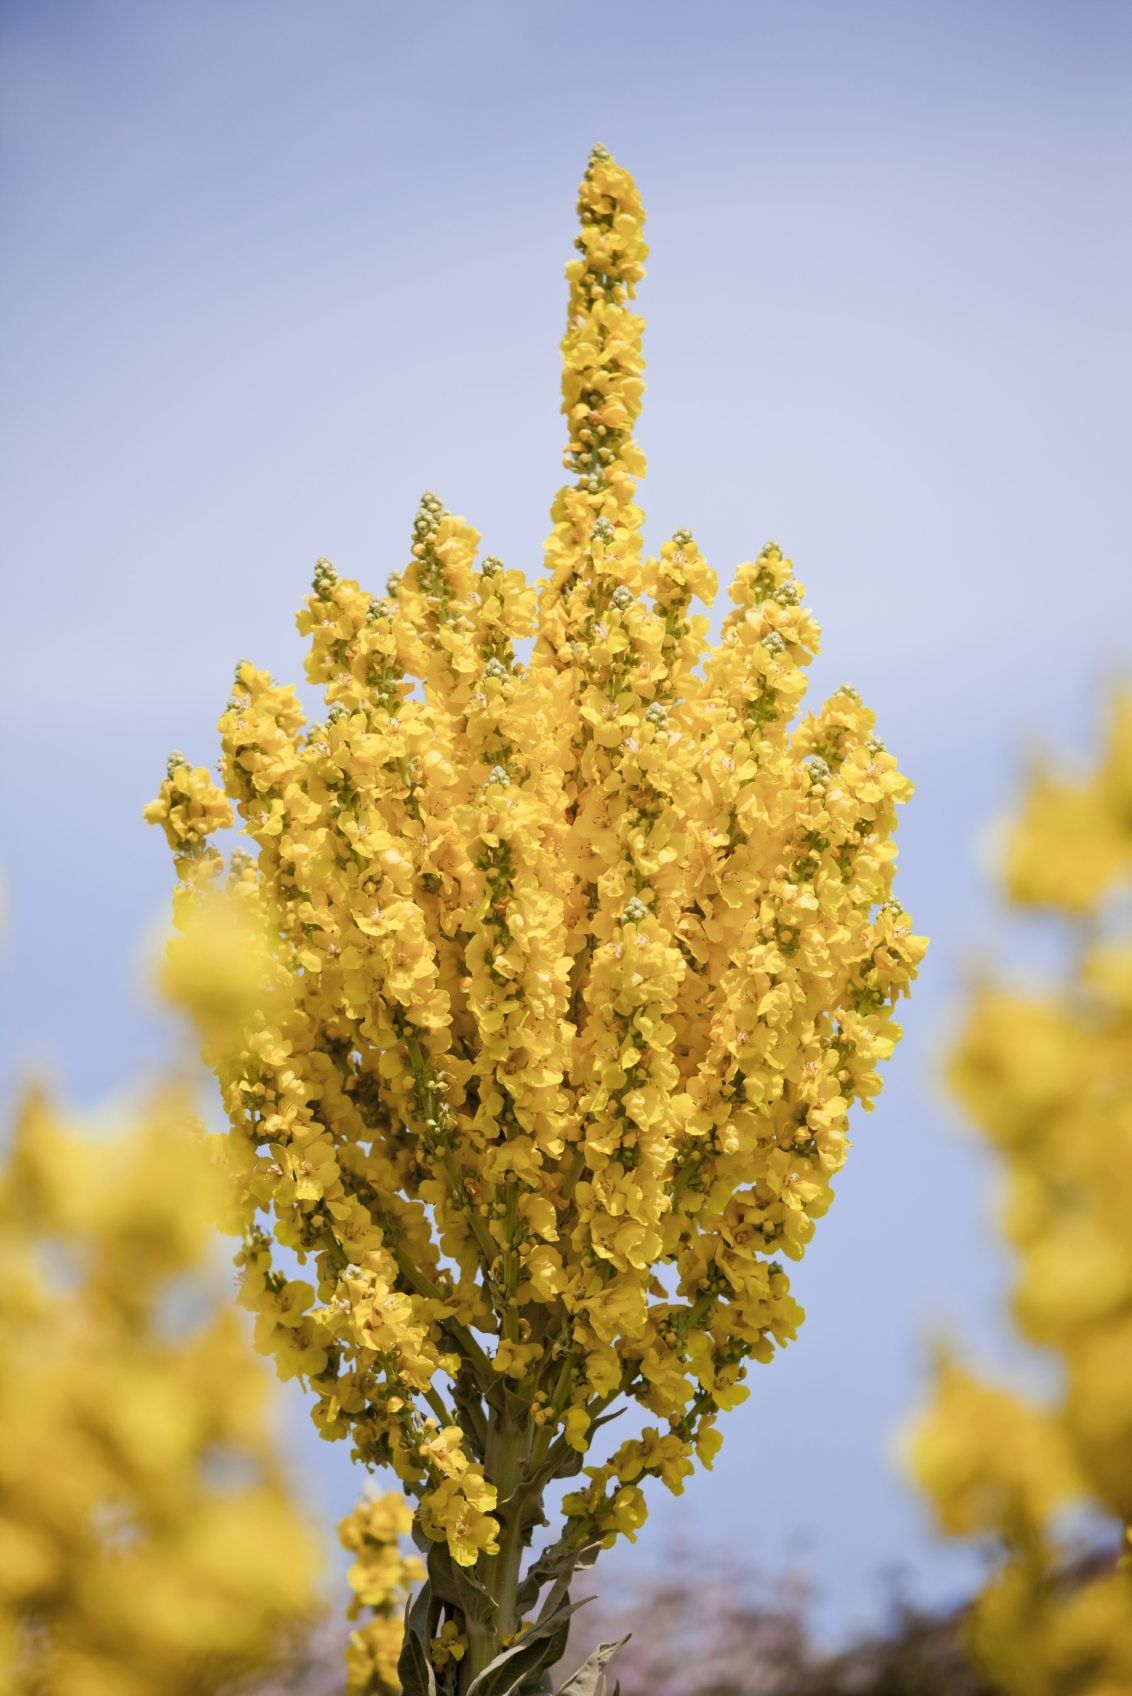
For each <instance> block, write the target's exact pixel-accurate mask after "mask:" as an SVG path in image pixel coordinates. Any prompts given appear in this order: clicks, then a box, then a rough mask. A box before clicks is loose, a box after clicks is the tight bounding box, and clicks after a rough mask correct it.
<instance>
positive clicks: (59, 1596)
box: [0, 1098, 315, 1696]
mask: <svg viewBox="0 0 1132 1696" xmlns="http://www.w3.org/2000/svg"><path fill="white" fill-rule="evenodd" d="M218 1199H219V1198H218V1196H217V1194H216V1190H215V1171H214V1168H213V1166H212V1164H211V1163H210V1162H209V1161H208V1160H207V1159H206V1157H205V1155H204V1152H203V1151H202V1149H201V1148H200V1147H199V1146H198V1144H197V1143H196V1142H195V1141H194V1139H193V1137H192V1136H191V1135H190V1134H189V1132H188V1130H187V1128H186V1114H185V1111H184V1109H183V1106H182V1105H181V1104H180V1103H179V1102H178V1101H176V1100H174V1099H172V1098H169V1099H162V1100H159V1101H157V1102H155V1103H154V1105H153V1107H152V1108H151V1109H150V1111H149V1112H148V1114H147V1115H145V1116H144V1117H143V1118H142V1119H141V1120H140V1121H139V1123H138V1124H137V1126H136V1128H134V1129H131V1130H130V1131H128V1132H127V1133H125V1134H121V1135H119V1136H117V1137H115V1138H114V1139H110V1138H107V1137H101V1136H97V1135H92V1134H90V1132H89V1131H85V1132H84V1131H79V1130H77V1129H75V1128H72V1127H71V1126H70V1125H69V1124H67V1123H65V1122H64V1121H62V1120H61V1119H60V1118H59V1117H58V1116H57V1114H56V1113H55V1111H54V1110H53V1109H52V1108H51V1107H50V1106H49V1105H48V1104H47V1102H46V1101H44V1100H41V1099H34V1100H32V1101H30V1102H29V1103H28V1104H27V1105H26V1106H25V1108H24V1109H23V1111H22V1113H21V1115H20V1117H19V1119H18V1121H17V1123H16V1125H15V1127H14V1132H13V1135H12V1138H11V1142H10V1146H9V1149H8V1152H7V1154H6V1156H5V1160H4V1163H3V1167H2V1169H0V1686H2V1687H3V1688H4V1689H5V1690H10V1691H12V1692H14V1693H18V1696H38V1693H40V1692H43V1691H47V1690H50V1691H51V1692H52V1693H53V1696H153V1692H155V1691H161V1692H162V1696H207V1693H209V1692H212V1691H219V1690H220V1689H221V1687H224V1688H228V1686H229V1681H230V1680H231V1679H232V1678H233V1676H234V1675H236V1674H239V1673H241V1672H243V1671H244V1670H245V1669H247V1668H249V1667H253V1666H257V1665H260V1664H262V1663H263V1662H264V1660H265V1659H268V1658H269V1657H270V1655H271V1654H272V1652H273V1651H274V1650H275V1649H277V1648H278V1647H279V1646H280V1645H279V1639H280V1635H281V1633H282V1631H283V1629H284V1627H285V1626H287V1625H290V1624H291V1623H293V1622H294V1620H295V1618H296V1616H297V1615H299V1614H301V1612H302V1611H303V1610H305V1609H306V1608H307V1607H309V1606H310V1605H311V1604H312V1602H313V1599H314V1598H313V1581H314V1568H315V1546H314V1541H313V1538H312V1537H311V1536H310V1535H309V1533H308V1530H307V1527H306V1526H305V1524H304V1523H303V1521H302V1519H301V1518H300V1516H299V1514H298V1512H297V1510H296V1509H295V1508H294V1507H293V1506H292V1504H291V1502H290V1500H289V1498H288V1496H287V1494H286V1492H285V1490H284V1489H283V1486H282V1483H281V1481H280V1477H279V1474H278V1469H277V1462H276V1460H275V1458H274V1451H273V1447H272V1445H271V1443H270V1442H269V1439H268V1430H267V1426H266V1423H265V1418H264V1408H263V1401H264V1396H265V1393H266V1392H267V1391H268V1390H269V1388H270V1380H269V1379H265V1376H264V1373H263V1368H262V1366H261V1363H260V1362H258V1361H257V1360H256V1358H255V1356H254V1354H253V1353H252V1352H251V1350H250V1348H249V1345H248V1343H247V1340H246V1338H245V1336H244V1333H243V1327H242V1325H241V1324H240V1315H239V1314H238V1312H237V1310H236V1309H235V1307H234V1305H232V1303H231V1300H230V1298H228V1299H225V1298H224V1296H223V1295H221V1296H220V1297H219V1299H218V1297H217V1294H216V1292H215V1290H214V1289H213V1287H212V1282H211V1279H210V1277H209V1276H208V1274H207V1267H208V1258H209V1251H210V1248H211V1241H212V1235H213V1230H214V1226H215V1218H216V1204H217V1201H218Z"/></svg>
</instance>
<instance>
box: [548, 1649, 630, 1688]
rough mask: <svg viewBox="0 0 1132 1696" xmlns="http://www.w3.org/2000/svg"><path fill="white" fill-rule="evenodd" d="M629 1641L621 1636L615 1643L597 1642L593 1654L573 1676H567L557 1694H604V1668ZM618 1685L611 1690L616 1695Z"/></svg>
mask: <svg viewBox="0 0 1132 1696" xmlns="http://www.w3.org/2000/svg"><path fill="white" fill-rule="evenodd" d="M628 1641H629V1638H628V1637H622V1638H621V1640H620V1642H617V1643H599V1644H598V1646H597V1648H596V1649H595V1650H594V1652H593V1654H592V1655H590V1656H588V1657H587V1659H586V1660H585V1661H584V1662H583V1664H582V1665H581V1666H580V1667H579V1668H578V1670H577V1672H576V1673H575V1674H574V1676H573V1678H568V1679H567V1680H566V1683H565V1684H564V1685H563V1686H562V1688H561V1690H559V1691H558V1696H604V1691H605V1669H606V1667H607V1666H608V1665H609V1663H610V1661H611V1660H612V1659H613V1657H614V1655H615V1654H616V1653H617V1651H618V1649H620V1648H621V1647H622V1645H623V1644H625V1643H627V1642H628ZM620 1688H621V1686H620V1685H618V1686H617V1687H616V1689H615V1690H614V1692H613V1696H617V1691H618V1690H620Z"/></svg>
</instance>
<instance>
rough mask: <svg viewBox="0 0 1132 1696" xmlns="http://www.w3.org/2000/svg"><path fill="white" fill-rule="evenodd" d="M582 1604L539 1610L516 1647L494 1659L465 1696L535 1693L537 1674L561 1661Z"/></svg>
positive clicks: (525, 1694) (509, 1695)
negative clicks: (533, 1622)
mask: <svg viewBox="0 0 1132 1696" xmlns="http://www.w3.org/2000/svg"><path fill="white" fill-rule="evenodd" d="M585 1605H586V1604H585V1602H575V1603H574V1604H573V1605H572V1606H570V1605H564V1606H561V1607H556V1608H554V1609H553V1610H552V1611H549V1612H548V1611H547V1609H545V1608H544V1609H543V1612H542V1614H541V1615H540V1617H539V1619H538V1620H537V1621H536V1623H535V1624H534V1625H532V1626H531V1628H530V1630H529V1631H524V1633H523V1635H522V1636H521V1637H520V1639H519V1641H518V1642H517V1643H512V1645H511V1647H510V1648H509V1649H504V1651H503V1653H502V1654H501V1655H496V1657H495V1659H494V1660H493V1661H491V1662H490V1663H489V1664H488V1665H487V1666H486V1667H484V1669H483V1671H482V1672H481V1673H479V1674H478V1675H477V1677H475V1678H474V1679H473V1680H472V1682H471V1684H470V1685H469V1686H468V1691H467V1696H527V1693H529V1692H531V1690H532V1688H534V1689H537V1688H538V1684H537V1680H538V1679H539V1676H540V1674H542V1673H544V1672H545V1671H546V1670H547V1669H548V1668H549V1667H552V1666H555V1665H556V1664H557V1662H558V1661H560V1660H561V1659H562V1653H563V1650H564V1649H565V1647H566V1639H567V1637H568V1635H569V1632H570V1620H571V1617H572V1616H573V1615H574V1614H576V1613H577V1611H578V1609H579V1608H584V1607H585Z"/></svg>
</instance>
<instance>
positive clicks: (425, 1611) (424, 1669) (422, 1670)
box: [397, 1584, 440, 1696]
mask: <svg viewBox="0 0 1132 1696" xmlns="http://www.w3.org/2000/svg"><path fill="white" fill-rule="evenodd" d="M439 1613H440V1608H439V1606H438V1604H437V1603H436V1601H435V1599H434V1597H433V1593H432V1586H431V1585H429V1584H422V1585H421V1587H420V1589H419V1590H418V1591H417V1592H416V1594H415V1595H414V1596H412V1597H411V1598H410V1600H409V1602H408V1603H407V1604H406V1607H405V1636H404V1640H403V1641H402V1644H401V1654H400V1656H399V1657H398V1661H397V1677H398V1679H399V1680H400V1683H401V1691H402V1696H437V1688H436V1673H435V1672H434V1671H433V1665H432V1658H431V1656H430V1655H429V1643H430V1642H431V1640H432V1638H433V1637H435V1636H436V1625H437V1620H438V1616H439Z"/></svg>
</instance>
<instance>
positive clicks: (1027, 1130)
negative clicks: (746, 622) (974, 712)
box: [912, 694, 1132, 1696]
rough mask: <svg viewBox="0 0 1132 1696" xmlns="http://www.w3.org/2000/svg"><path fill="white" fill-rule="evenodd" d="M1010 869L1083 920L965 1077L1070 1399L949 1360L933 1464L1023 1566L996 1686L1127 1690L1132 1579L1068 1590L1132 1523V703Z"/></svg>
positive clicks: (955, 1523) (1005, 990) (985, 1012)
mask: <svg viewBox="0 0 1132 1696" xmlns="http://www.w3.org/2000/svg"><path fill="white" fill-rule="evenodd" d="M1006 874H1007V889H1008V893H1009V895H1010V897H1011V898H1012V899H1013V901H1014V902H1015V903H1017V904H1018V905H1020V906H1023V907H1030V906H1038V907H1043V908H1048V909H1050V910H1052V911H1053V912H1056V913H1060V914H1062V915H1063V916H1064V917H1065V919H1066V920H1067V921H1068V925H1069V929H1070V933H1071V939H1072V943H1073V960H1072V965H1071V968H1070V969H1069V971H1068V972H1067V975H1066V977H1065V979H1064V981H1063V982H1062V983H1061V984H1060V985H1058V986H1056V987H1051V988H1049V989H1047V990H1046V991H1045V992H1040V991H1029V992H1023V991H1019V990H1015V989H1012V988H1010V987H1007V986H987V987H983V988H982V989H980V990H979V991H978V993H977V994H976V996H975V1000H974V1004H973V1006H972V1009H971V1013H970V1017H969V1020H968V1023H967V1028H966V1031H965V1033H964V1035H963V1037H962V1040H961V1042H960V1044H959V1046H958V1049H957V1051H956V1054H955V1057H954V1061H953V1080H954V1087H955V1090H956V1092H957V1094H958V1096H959V1098H960V1100H961V1101H962V1102H963V1104H964V1106H965V1107H966V1109H967V1111H968V1112H969V1113H970V1115H971V1117H972V1118H973V1119H974V1120H975V1122H976V1123H977V1124H978V1125H979V1127H980V1129H981V1130H982V1131H983V1132H984V1134H985V1135H986V1137H987V1138H988V1139H989V1141H990V1142H991V1143H992V1144H993V1146H994V1148H995V1150H996V1152H997V1153H998V1154H999V1155H1000V1157H1001V1158H1002V1160H1003V1163H1004V1166H1005V1173H1006V1184H1007V1190H1006V1214H1005V1229H1006V1234H1007V1238H1008V1240H1009V1242H1010V1244H1011V1246H1012V1248H1013V1249H1014V1251H1015V1253H1016V1256H1017V1279H1016V1283H1015V1290H1014V1312H1015V1316H1016V1319H1017V1322H1018V1325H1019V1328H1020V1330H1021V1332H1022V1334H1023V1336H1024V1337H1025V1338H1026V1339H1027V1340H1028V1341H1030V1342H1031V1343H1034V1344H1036V1345H1038V1346H1039V1347H1041V1348H1044V1349H1047V1350H1050V1351H1052V1352H1053V1354H1054V1356H1055V1358H1056V1359H1057V1361H1058V1363H1059V1366H1060V1368H1061V1388H1060V1393H1059V1394H1058V1395H1057V1397H1056V1399H1054V1400H1052V1401H1050V1402H1048V1403H1045V1404H1038V1403H1034V1402H1032V1401H1029V1400H1027V1399H1025V1398H1024V1397H1022V1396H1019V1395H1016V1394H1014V1393H1013V1392H1011V1391H1010V1390H1008V1389H1005V1388H1001V1387H999V1386H997V1385H991V1384H987V1383H985V1382H983V1381H982V1380H980V1379H979V1378H978V1377H977V1376H976V1375H974V1374H973V1373H971V1372H969V1371H968V1370H967V1369H965V1368H964V1367H962V1366H961V1365H960V1364H958V1363H957V1362H956V1361H954V1360H950V1359H948V1360H945V1361H944V1362H943V1364H942V1366H941V1370H940V1375H939V1382H938V1385H937V1390H936V1396H935V1401H934V1403H933V1405H932V1407H931V1408H930V1410H929V1411H928V1413H927V1414H926V1415H925V1416H924V1417H923V1419H922V1420H921V1422H920V1424H919V1426H918V1428H917V1432H916V1435H915V1439H914V1444H913V1450H912V1458H913V1464H914V1466H915V1469H916V1471H917V1473H918V1475H919V1477H920V1480H921V1482H922V1483H923V1485H924V1487H925V1488H926V1490H927V1491H928V1493H929V1495H930V1496H931V1499H932V1502H933V1505H934V1507H935V1510H936V1513H937V1516H938V1518H939V1521H940V1524H941V1526H942V1527H943V1529H944V1530H945V1531H947V1532H949V1533H951V1534H952V1535H956V1536H993V1537H995V1538H997V1539H1000V1540H1002V1541H1003V1542H1004V1543H1005V1546H1006V1548H1007V1550H1008V1559H1007V1561H1006V1563H1005V1564H1004V1565H1003V1567H1002V1569H1001V1571H1000V1573H999V1575H998V1576H997V1578H996V1579H995V1580H994V1581H993V1583H992V1584H991V1585H990V1587H989V1588H988V1589H987V1590H986V1591H985V1593H984V1594H983V1595H982V1597H981V1598H980V1600H979V1602H978V1604H977V1607H976V1609H975V1614H974V1631H975V1648H976V1650H977V1652H978V1653H979V1655H980V1657H981V1659H982V1660H983V1662H984V1663H985V1665H986V1667H987V1669H988V1671H989V1673H990V1674H991V1675H992V1676H993V1677H994V1679H995V1681H996V1683H997V1684H998V1685H999V1686H1000V1687H1001V1688H1002V1689H1003V1690H1004V1691H1007V1692H1012V1693H1016V1696H1055V1693H1058V1692H1061V1691H1066V1690H1073V1691H1077V1692H1080V1693H1081V1696H1109V1693H1110V1692H1112V1693H1114V1692H1116V1691H1118V1690H1126V1689H1128V1688H1130V1687H1132V1570H1130V1569H1129V1568H1128V1567H1127V1566H1124V1567H1123V1568H1117V1569H1115V1570H1113V1571H1111V1572H1107V1573H1102V1574H1101V1575H1100V1576H1098V1577H1096V1578H1095V1579H1094V1580H1092V1581H1091V1582H1089V1583H1086V1584H1084V1585H1078V1586H1072V1587H1068V1586H1065V1585H1064V1584H1062V1583H1061V1582H1060V1579H1059V1575H1058V1553H1059V1551H1058V1538H1057V1530H1058V1524H1057V1519H1058V1515H1059V1513H1060V1512H1061V1511H1062V1510H1063V1509H1065V1508H1066V1507H1067V1506H1068V1505H1069V1504H1073V1503H1077V1504H1080V1503H1088V1504H1089V1505H1090V1507H1091V1508H1092V1509H1093V1511H1094V1513H1095V1514H1100V1515H1102V1516H1107V1517H1108V1518H1109V1519H1110V1520H1111V1521H1115V1522H1116V1524H1117V1525H1118V1526H1119V1525H1124V1526H1127V1525H1128V1524H1129V1523H1132V1374H1130V1371H1129V1363H1130V1362H1132V1231H1130V1229H1129V1225H1130V1221H1132V935H1130V934H1129V932H1128V929H1127V909H1126V907H1125V908H1124V911H1123V921H1122V911H1121V901H1122V899H1123V898H1126V896H1127V892H1128V888H1129V885H1130V883H1132V694H1125V695H1123V696H1121V697H1120V698H1119V699H1118V700H1117V701H1116V702H1115V703H1114V707H1113V712H1112V718H1111V724H1110V729H1109V737H1108V745H1107V747H1106V749H1105V751H1104V753H1103V755H1102V757H1101V759H1100V761H1099V763H1098V765H1097V768H1096V770H1095V771H1093V772H1092V773H1091V774H1089V775H1088V776H1087V777H1086V778H1084V779H1080V780H1067V779H1061V778H1058V777H1053V776H1050V775H1047V774H1042V775H1039V776H1038V777H1037V778H1036V779H1035V781H1034V783H1033V785H1032V787H1031V790H1030V793H1029V795H1028V797H1027V800H1026V803H1025V805H1024V807H1023V810H1022V814H1021V817H1020V820H1019V823H1018V825H1017V827H1016V829H1015V831H1014V833H1013V836H1012V838H1011V841H1010V843H1009V848H1008V854H1007V865H1006Z"/></svg>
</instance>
